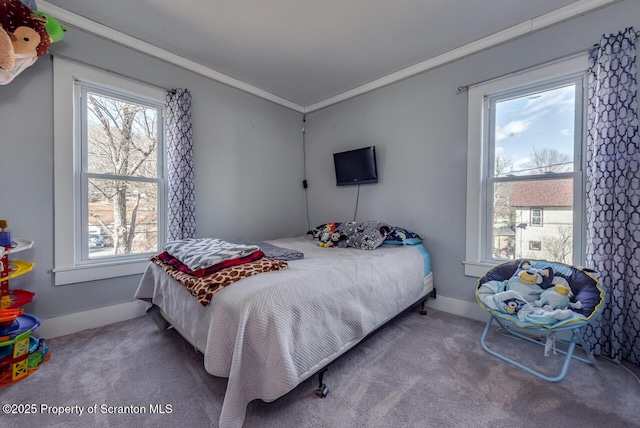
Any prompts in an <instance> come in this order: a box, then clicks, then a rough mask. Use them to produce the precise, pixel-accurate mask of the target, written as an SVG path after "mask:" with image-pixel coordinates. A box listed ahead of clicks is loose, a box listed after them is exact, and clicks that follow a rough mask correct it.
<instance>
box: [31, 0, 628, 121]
mask: <svg viewBox="0 0 640 428" xmlns="http://www.w3.org/2000/svg"><path fill="white" fill-rule="evenodd" d="M620 1H624V0H580V1H577V2H575V3H573V4H570V5H568V6H565V7H562V8H560V9H557V10H555V11H553V12H549V13H547V14H545V15H541V16H539V17H537V18H533V19H530V20H528V21H525V22H522V23H520V24H517V25H514V26H513V27H510V28H507V29H506V30H502V31H499V32H497V33H494V34H491V35H489V36H487V37H484V38H482V39H479V40H476V41H474V42H472V43H469V44H467V45H464V46H461V47H459V48H456V49H453V50H451V51H449V52H446V53H444V54H441V55H438V56H436V57H434V58H431V59H428V60H426V61H423V62H420V63H418V64H415V65H413V66H411V67H407V68H405V69H402V70H400V71H397V72H395V73H392V74H389V75H387V76H384V77H381V78H379V79H376V80H373V81H371V82H369V83H366V84H364V85H361V86H358V87H357V88H354V89H350V90H348V91H346V92H343V93H341V94H338V95H336V96H333V97H330V98H327V99H325V100H323V101H320V102H317V103H314V104H311V105H309V106H306V107H305V106H301V105H299V104H296V103H294V102H292V101H289V100H287V99H285V98H282V97H279V96H277V95H275V94H272V93H271V92H267V91H265V90H263V89H260V88H257V87H255V86H252V85H249V84H248V83H245V82H242V81H240V80H238V79H234V78H233V77H230V76H228V75H226V74H223V73H220V72H218V71H216V70H214V69H212V68H209V67H205V66H203V65H201V64H198V63H196V62H194V61H191V60H188V59H186V58H183V57H181V56H179V55H175V54H173V53H171V52H168V51H166V50H164V49H161V48H159V47H157V46H154V45H152V44H150V43H147V42H143V41H142V40H140V39H137V38H135V37H132V36H129V35H127V34H124V33H121V32H119V31H116V30H114V29H112V28H109V27H107V26H105V25H102V24H100V23H98V22H96V21H92V20H90V19H87V18H85V17H83V16H80V15H77V14H75V13H73V12H70V11H68V10H66V9H63V8H61V7H58V6H55V5H52V4H50V3H47V2H46V1H44V0H38V9H39V10H41V11H43V12H45V13H49V14H51V15H52V16H55V17H56V18H57V19H58V20H59V21H61V22H64V23H65V24H67V25H69V26H70V27H73V28H77V29H80V30H84V31H87V32H89V33H92V34H95V35H97V36H100V37H103V38H105V39H107V40H111V41H113V42H115V43H118V44H121V45H124V46H126V47H129V48H131V49H134V50H137V51H139V52H142V53H144V54H147V55H150V56H152V57H155V58H158V59H161V60H163V61H166V62H168V63H171V64H174V65H176V66H178V67H181V68H184V69H186V70H189V71H192V72H194V73H196V74H199V75H201V76H204V77H207V78H210V79H212V80H215V81H217V82H220V83H224V84H225V85H228V86H231V87H234V88H236V89H239V90H241V91H244V92H247V93H249V94H252V95H255V96H257V97H259V98H263V99H265V100H268V101H271V102H273V103H276V104H279V105H281V106H283V107H287V108H289V109H292V110H294V111H297V112H300V113H311V112H313V111H315V110H319V109H321V108H324V107H328V106H330V105H332V104H336V103H339V102H341V101H345V100H347V99H349V98H353V97H356V96H358V95H362V94H364V93H367V92H371V91H373V90H375V89H378V88H382V87H383V86H387V85H390V84H392V83H395V82H398V81H400V80H404V79H407V78H409V77H413V76H415V75H417V74H420V73H424V72H426V71H429V70H431V69H434V68H436V67H439V66H441V65H444V64H447V63H450V62H453V61H456V60H458V59H461V58H464V57H466V56H469V55H472V54H474V53H477V52H480V51H482V50H485V49H489V48H492V47H494V46H497V45H499V44H502V43H505V42H508V41H510V40H513V39H516V38H518V37H522V36H525V35H528V34H531V33H533V32H536V31H539V30H542V29H544V28H547V27H550V26H552V25H555V24H559V23H561V22H564V21H567V20H569V19H572V18H575V17H576V16H580V15H584V14H586V13H589V12H592V11H594V10H597V9H601V8H603V7H605V6H608V5H610V4H612V3H618V2H620Z"/></svg>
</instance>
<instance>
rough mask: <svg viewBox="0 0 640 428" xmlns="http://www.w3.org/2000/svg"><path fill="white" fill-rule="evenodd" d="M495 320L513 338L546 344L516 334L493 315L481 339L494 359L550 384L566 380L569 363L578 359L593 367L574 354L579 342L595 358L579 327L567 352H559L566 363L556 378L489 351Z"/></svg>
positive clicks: (574, 330)
mask: <svg viewBox="0 0 640 428" xmlns="http://www.w3.org/2000/svg"><path fill="white" fill-rule="evenodd" d="M493 320H496V322H497V323H498V324H499V325H500V326H501V327H502V328H503V329H504V330H505V331H506V332H508V333H509V334H511V335H513V336H516V337H518V338H520V339H523V340H526V341H527V342H531V343H535V344H536V345H539V346H544V343H541V342H538V341H536V340H533V339H531V338H530V337H527V336H525V335H522V334H520V333H518V332H515V331H513V330H511V329H509V328H507V327H506V326H505V325H504V324H503V323H502V322H501V321H500V320H499V319H498V318H496V317H494V316H493V314H492V315H491V317H490V318H489V321H487V325H486V327H485V328H484V332H483V333H482V337H481V339H480V344H481V345H482V348H483V349H484V350H485V351H487V352H488V353H489V354H491V355H493V356H494V357H497V358H500V359H501V360H503V361H505V362H507V363H509V364H511V365H514V366H516V367H518V368H520V369H522V370H524V371H526V372H529V373H531V374H532V375H534V376H536V377H539V378H541V379H544V380H546V381H549V382H559V381H561V380H562V379H564V377H565V376H566V374H567V370H568V369H569V363H570V362H571V360H572V359H576V360H578V361H582V362H583V363H586V364H589V365H593V361H592V360H585V359H583V358H580V357H578V356H576V355H573V352H574V350H575V347H576V343H578V342H579V343H580V345H581V346H582V347H583V349H584V351H585V352H586V353H587V355H588V356H590V357H591V358H593V357H592V356H591V352H590V350H589V349H588V347H586V344H585V343H584V340H583V339H582V336H581V335H580V328H579V327H577V328H574V329H572V330H571V331H572V336H571V340H570V341H568V343H569V348H568V349H567V351H563V350H561V349H558V350H557V351H558V352H560V353H562V354H565V355H566V357H565V360H564V363H563V365H562V369H561V371H560V374H558V375H557V376H555V377H551V376H547V375H545V374H543V373H541V372H538V371H535V370H533V369H531V368H529V367H527V366H525V365H524V364H521V363H519V362H517V361H514V360H512V359H511V358H508V357H505V356H504V355H502V354H500V353H498V352H496V351H494V350H492V349H489V347H488V346H487V344H486V338H487V334H488V333H489V330H490V329H491V325H492V323H493Z"/></svg>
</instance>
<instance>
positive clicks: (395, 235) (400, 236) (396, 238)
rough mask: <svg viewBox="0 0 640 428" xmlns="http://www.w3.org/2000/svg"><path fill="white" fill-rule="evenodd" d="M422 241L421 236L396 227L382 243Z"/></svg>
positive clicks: (394, 243) (403, 243) (395, 243)
mask: <svg viewBox="0 0 640 428" xmlns="http://www.w3.org/2000/svg"><path fill="white" fill-rule="evenodd" d="M421 242H422V237H421V236H420V235H418V234H417V233H415V232H412V231H410V230H407V229H403V228H401V227H396V228H395V229H394V230H393V231H392V232H391V233H390V234H388V235H387V237H386V239H385V240H384V242H383V243H384V244H390V245H418V244H420V243H421Z"/></svg>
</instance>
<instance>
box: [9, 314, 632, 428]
mask: <svg viewBox="0 0 640 428" xmlns="http://www.w3.org/2000/svg"><path fill="white" fill-rule="evenodd" d="M483 328H484V324H483V323H480V322H476V321H472V320H468V319H465V318H461V317H457V316H454V315H450V314H446V313H443V312H438V311H435V310H430V311H429V314H428V315H427V316H420V315H418V314H417V311H411V312H409V313H406V314H403V315H401V316H400V317H398V318H396V319H395V320H393V321H392V322H391V323H389V324H388V325H387V326H385V327H384V328H383V329H382V330H380V331H379V332H378V333H376V334H375V335H373V336H372V337H370V338H369V339H368V340H366V341H365V342H363V343H361V344H360V345H359V346H357V347H356V348H355V349H353V350H351V351H349V352H348V353H347V354H345V355H344V356H342V357H341V358H339V359H338V360H337V361H335V362H334V363H333V364H332V365H331V366H330V367H329V371H328V372H327V373H326V376H325V382H326V383H327V384H328V386H329V388H330V391H329V395H328V397H326V398H325V399H320V398H317V397H316V395H315V390H316V386H317V385H316V383H317V377H315V376H314V377H312V378H311V379H308V380H307V381H305V382H303V383H302V384H301V385H299V386H298V387H297V388H296V389H294V390H293V391H291V392H290V393H289V394H287V395H285V396H284V397H282V398H280V399H279V400H277V401H276V402H274V403H270V404H267V403H264V402H262V401H253V402H252V403H250V405H249V407H248V409H247V419H246V422H245V426H246V427H260V428H262V427H273V428H276V427H277V428H286V427H327V428H328V427H332V428H335V427H338V428H341V427H344V428H347V427H349V428H351V427H510V428H511V427H530V426H531V427H545V428H550V427H580V428H588V427H633V426H637V427H640V382H639V381H638V380H637V378H635V377H634V375H633V374H632V373H630V371H629V370H631V371H632V372H635V373H636V375H635V376H638V374H639V373H640V368H639V367H637V366H629V367H628V368H627V369H625V367H623V366H619V365H616V364H613V363H611V362H609V361H608V360H606V359H602V358H598V364H597V365H596V367H590V366H587V365H585V364H583V363H580V362H573V363H572V364H571V366H570V368H569V373H568V374H567V377H566V378H565V380H563V381H562V382H560V383H549V382H545V381H543V380H540V379H537V378H535V377H533V376H531V375H530V374H528V373H525V372H524V371H522V370H520V369H517V368H515V367H512V366H510V365H508V364H506V363H504V362H502V361H500V360H498V359H496V358H495V357H492V356H490V355H489V354H487V353H486V352H485V351H484V350H483V349H482V348H481V347H480V343H479V338H480V335H481V334H482V329H483ZM488 342H489V343H490V344H491V345H493V346H495V347H496V348H498V349H502V350H505V349H507V350H508V351H507V353H508V354H509V355H512V356H516V355H518V356H520V357H522V356H523V355H524V357H525V358H526V359H527V361H529V362H530V363H532V364H534V365H538V366H539V367H540V368H542V369H543V370H549V372H553V371H554V370H558V369H559V365H560V361H559V357H549V358H545V357H544V356H543V355H542V353H543V349H542V347H536V346H535V345H531V344H527V343H524V342H522V341H520V340H517V339H511V338H508V337H505V336H503V335H500V334H497V333H496V332H495V331H494V332H492V333H491V334H490V337H489V339H488ZM48 344H49V346H50V348H51V360H50V361H49V362H47V363H46V364H44V365H42V366H41V368H40V369H39V370H38V371H36V372H35V373H34V374H32V375H31V376H30V377H28V378H27V379H25V380H23V381H21V382H19V383H17V384H15V385H11V386H9V387H7V388H3V389H0V397H1V400H0V401H1V404H26V405H35V406H29V408H31V409H34V408H35V410H36V412H35V414H21V415H15V414H9V415H2V416H0V426H1V427H16V428H18V427H29V428H33V427H39V426H42V427H138V426H143V427H146V426H149V427H151V426H153V427H185V428H186V427H189V428H190V427H216V426H217V425H218V424H217V421H218V417H219V414H220V409H221V403H222V399H223V396H224V391H225V387H226V381H225V379H221V378H216V377H213V376H211V375H209V374H208V373H207V372H206V371H205V370H204V367H203V363H202V361H203V358H202V355H201V354H199V353H197V352H195V351H194V350H193V348H192V347H191V346H190V345H189V344H188V343H187V342H186V341H184V340H183V339H182V338H181V337H180V336H179V335H178V334H177V333H176V332H175V331H174V330H168V331H165V332H160V331H158V330H157V329H156V327H155V324H154V323H153V322H152V321H151V320H150V319H148V318H146V317H142V318H138V319H135V320H131V321H127V322H122V323H118V324H113V325H110V326H107V327H103V328H98V329H94V330H87V331H84V332H81V333H78V334H75V335H71V336H65V337H61V338H56V339H53V340H50V341H48ZM578 352H580V351H578ZM527 354H529V355H527ZM625 366H627V365H626V364H625ZM46 406H49V407H48V408H47V407H46ZM55 406H64V407H67V409H66V410H67V411H74V412H75V413H71V414H56V413H52V412H54V411H57V410H58V409H56V408H55ZM76 406H77V407H76ZM90 408H91V409H90ZM79 409H82V410H83V413H82V414H81V415H79V414H78V412H79ZM127 409H128V410H137V411H139V412H140V413H138V414H118V413H110V412H117V411H119V410H127ZM90 410H91V411H94V413H89V411H90ZM143 410H144V412H145V413H142V411H143ZM152 410H155V411H156V413H152ZM159 410H162V411H163V412H164V413H158V411H159Z"/></svg>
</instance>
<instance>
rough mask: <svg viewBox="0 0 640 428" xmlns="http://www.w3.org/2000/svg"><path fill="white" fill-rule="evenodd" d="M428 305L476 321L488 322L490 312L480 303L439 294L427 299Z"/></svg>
mask: <svg viewBox="0 0 640 428" xmlns="http://www.w3.org/2000/svg"><path fill="white" fill-rule="evenodd" d="M427 307H428V308H433V309H437V310H439V311H443V312H449V313H450V314H454V315H460V316H461V317H465V318H471V319H473V320H476V321H482V322H486V321H487V320H488V319H489V313H488V312H486V311H484V310H483V309H482V308H481V307H480V305H479V304H478V303H476V302H468V301H466V300H460V299H454V298H453V297H446V296H440V295H437V296H436V298H435V299H427Z"/></svg>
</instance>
